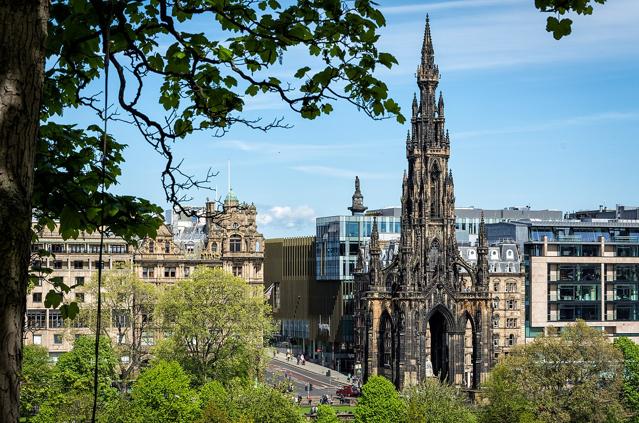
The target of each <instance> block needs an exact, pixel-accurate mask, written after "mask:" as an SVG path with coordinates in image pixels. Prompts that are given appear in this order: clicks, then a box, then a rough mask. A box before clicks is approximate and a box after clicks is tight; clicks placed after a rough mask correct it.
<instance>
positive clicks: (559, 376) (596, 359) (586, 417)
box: [482, 321, 625, 422]
mask: <svg viewBox="0 0 639 423" xmlns="http://www.w3.org/2000/svg"><path fill="white" fill-rule="evenodd" d="M621 363H622V356H621V353H620V352H619V351H618V350H617V349H616V348H615V347H614V346H613V345H612V344H611V343H609V342H608V341H607V339H606V337H605V335H604V334H603V333H602V332H601V331H600V330H598V329H595V328H591V327H589V326H587V325H586V323H584V322H583V321H578V322H577V323H576V324H574V325H570V326H567V327H565V328H563V330H562V332H561V334H560V335H559V336H542V337H540V338H537V339H536V340H535V341H534V342H532V343H529V344H526V345H523V346H520V347H517V348H515V349H514V350H513V351H512V352H511V354H510V355H509V356H508V357H506V358H505V359H504V360H503V361H502V362H501V363H500V364H498V365H497V367H496V368H495V369H494V370H493V371H492V372H491V374H490V377H489V380H488V382H487V383H486V385H485V386H484V388H485V396H486V398H487V400H488V404H486V405H485V406H484V407H483V409H482V420H483V421H486V422H489V421H490V422H492V421H544V422H614V421H623V420H624V418H625V412H624V410H623V407H622V405H621V403H620V398H621V387H622V371H621V370H622V369H621Z"/></svg>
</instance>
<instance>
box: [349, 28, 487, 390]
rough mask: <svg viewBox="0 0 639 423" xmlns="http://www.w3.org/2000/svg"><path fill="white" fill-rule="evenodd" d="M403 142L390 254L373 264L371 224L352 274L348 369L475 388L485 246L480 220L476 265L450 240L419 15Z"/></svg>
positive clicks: (432, 70)
mask: <svg viewBox="0 0 639 423" xmlns="http://www.w3.org/2000/svg"><path fill="white" fill-rule="evenodd" d="M421 53H422V54H421V63H420V65H419V67H418V69H417V84H418V86H419V91H420V95H419V98H417V97H414V98H413V105H412V119H411V131H409V134H408V136H407V139H406V157H407V160H408V170H407V172H405V173H404V179H403V184H402V214H401V235H400V243H399V244H400V245H399V252H398V254H397V255H396V256H395V258H394V259H393V261H392V262H391V263H390V264H389V265H386V266H383V265H382V262H381V260H380V254H381V248H380V245H379V233H378V228H377V222H374V224H373V232H372V234H371V238H370V245H369V256H370V258H369V260H367V263H366V262H365V260H364V256H363V254H362V255H360V260H358V265H357V270H358V272H357V273H356V274H355V285H356V306H355V307H356V310H355V339H356V368H357V369H359V368H360V366H361V372H362V376H363V377H364V379H366V378H367V377H369V376H370V375H375V374H377V375H383V376H385V377H387V378H389V379H390V380H391V381H393V383H394V384H395V385H396V386H397V387H398V388H400V389H401V388H403V387H404V386H408V385H413V384H416V383H418V382H419V381H421V380H423V379H424V378H426V377H430V376H436V377H438V378H439V379H441V380H446V381H448V382H450V383H453V384H455V385H459V386H470V387H471V388H477V387H478V386H479V384H480V383H481V382H482V381H483V380H484V379H485V377H486V375H487V373H488V371H489V370H490V368H491V366H492V364H493V361H494V356H493V354H494V348H493V334H494V331H493V324H492V318H493V310H492V298H491V293H490V276H489V270H490V266H489V247H488V243H487V238H486V233H485V225H484V222H483V219H482V222H481V224H480V230H479V236H478V245H477V248H476V263H475V264H474V265H473V264H471V263H469V262H468V261H467V260H465V259H464V258H463V257H462V256H461V255H460V254H459V250H458V245H457V241H456V238H455V194H454V183H453V176H452V172H450V171H449V169H448V159H449V157H450V138H449V136H448V132H447V131H446V130H445V127H444V121H445V119H444V100H443V97H442V95H441V93H440V94H439V99H438V100H437V99H436V89H437V85H438V83H439V69H438V66H437V65H436V64H435V59H434V50H433V44H432V38H431V33H430V25H429V22H428V18H427V19H426V28H425V32H424V40H423V46H422V52H421Z"/></svg>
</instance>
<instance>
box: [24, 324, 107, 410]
mask: <svg viewBox="0 0 639 423" xmlns="http://www.w3.org/2000/svg"><path fill="white" fill-rule="evenodd" d="M94 352H95V339H94V338H93V337H89V336H80V337H78V338H77V339H76V341H75V343H74V344H73V349H72V350H71V351H70V352H68V353H65V354H62V355H61V356H60V358H59V359H58V362H57V363H56V365H55V367H54V369H53V377H52V379H51V383H50V384H49V385H47V386H46V398H44V399H43V401H42V402H41V403H40V404H39V405H40V407H39V412H38V413H37V414H36V415H35V416H34V417H33V418H31V420H30V421H33V422H39V423H54V422H55V423H57V422H74V421H88V420H90V417H91V408H92V405H93V396H92V393H93V363H94V362H95V361H94ZM116 364H117V359H116V356H115V353H114V352H113V349H112V348H111V343H110V341H109V339H108V338H102V339H101V340H100V361H99V363H98V383H99V393H100V395H99V397H98V401H99V402H98V405H99V409H100V410H102V409H103V408H104V407H105V406H106V405H107V404H109V403H110V402H111V401H113V400H114V399H115V398H116V397H117V391H116V390H115V389H114V388H113V387H112V386H111V385H112V382H113V381H114V380H115V376H116V374H115V367H116Z"/></svg>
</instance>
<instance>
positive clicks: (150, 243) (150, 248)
mask: <svg viewBox="0 0 639 423" xmlns="http://www.w3.org/2000/svg"><path fill="white" fill-rule="evenodd" d="M154 252H155V242H153V240H150V241H149V253H154Z"/></svg>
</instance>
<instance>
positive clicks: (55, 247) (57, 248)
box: [51, 244, 64, 253]
mask: <svg viewBox="0 0 639 423" xmlns="http://www.w3.org/2000/svg"><path fill="white" fill-rule="evenodd" d="M51 252H52V253H64V244H51Z"/></svg>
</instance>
